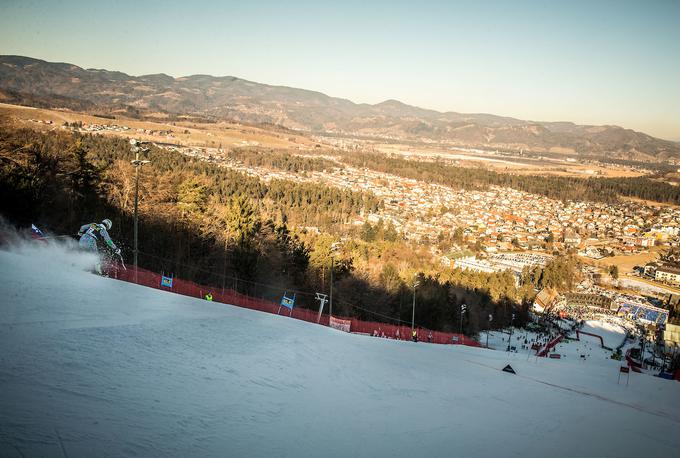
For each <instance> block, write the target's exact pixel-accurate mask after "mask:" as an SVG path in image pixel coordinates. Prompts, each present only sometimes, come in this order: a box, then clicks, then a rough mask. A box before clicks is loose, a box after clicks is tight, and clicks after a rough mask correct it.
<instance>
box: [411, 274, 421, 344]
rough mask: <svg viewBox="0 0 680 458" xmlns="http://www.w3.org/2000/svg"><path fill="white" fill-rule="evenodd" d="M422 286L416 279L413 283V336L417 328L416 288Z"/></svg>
mask: <svg viewBox="0 0 680 458" xmlns="http://www.w3.org/2000/svg"><path fill="white" fill-rule="evenodd" d="M416 278H418V276H416ZM419 285H420V284H419V283H418V280H416V279H414V281H413V310H412V311H411V335H413V329H414V328H415V323H416V288H417V287H418V286H419Z"/></svg>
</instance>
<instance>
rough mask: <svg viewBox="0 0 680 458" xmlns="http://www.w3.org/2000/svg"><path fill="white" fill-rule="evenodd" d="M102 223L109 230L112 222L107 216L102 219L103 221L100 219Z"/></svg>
mask: <svg viewBox="0 0 680 458" xmlns="http://www.w3.org/2000/svg"><path fill="white" fill-rule="evenodd" d="M102 224H103V225H104V226H106V230H107V231H110V230H111V226H112V224H111V220H110V219H108V218H107V219H105V220H103V221H102Z"/></svg>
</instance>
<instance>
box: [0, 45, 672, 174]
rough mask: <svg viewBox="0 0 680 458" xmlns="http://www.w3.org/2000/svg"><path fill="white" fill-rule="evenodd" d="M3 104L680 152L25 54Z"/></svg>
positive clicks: (4, 64)
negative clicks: (89, 66) (138, 73)
mask: <svg viewBox="0 0 680 458" xmlns="http://www.w3.org/2000/svg"><path fill="white" fill-rule="evenodd" d="M0 101H1V102H7V103H17V104H23V105H30V106H38V107H46V108H55V107H56V108H69V109H73V110H79V111H88V112H93V113H98V114H105V115H109V116H116V115H126V116H134V117H139V118H146V119H149V118H164V119H172V118H183V117H184V118H187V117H200V118H202V119H208V120H215V121H219V120H225V121H235V122H243V123H250V124H270V125H271V124H273V125H277V126H281V127H285V128H288V129H292V130H296V131H301V132H307V133H311V134H324V135H334V136H341V137H362V138H367V139H372V138H375V139H380V140H381V141H384V140H389V141H409V142H425V143H439V144H442V145H448V146H461V147H462V146H465V147H482V148H496V149H503V150H511V151H522V150H524V151H534V152H552V153H565V154H583V155H589V156H593V155H595V156H600V157H604V158H609V159H627V160H637V161H654V162H657V161H664V160H668V159H674V158H675V159H677V158H680V143H677V142H671V141H667V140H662V139H658V138H654V137H651V136H649V135H647V134H644V133H641V132H636V131H633V130H630V129H624V128H622V127H618V126H585V125H576V124H574V123H570V122H537V121H524V120H519V119H514V118H509V117H501V116H495V115H491V114H465V113H456V112H445V113H442V112H438V111H434V110H427V109H422V108H418V107H414V106H410V105H406V104H403V103H401V102H399V101H396V100H388V101H385V102H382V103H378V104H375V105H370V104H356V103H353V102H351V101H349V100H346V99H341V98H335V97H330V96H328V95H325V94H322V93H320V92H314V91H308V90H304V89H296V88H290V87H282V86H270V85H266V84H260V83H256V82H252V81H247V80H243V79H240V78H236V77H233V76H224V77H215V76H210V75H191V76H186V77H180V78H173V77H171V76H168V75H165V74H153V75H143V76H130V75H127V74H125V73H121V72H117V71H109V70H101V69H83V68H81V67H78V66H76V65H72V64H68V63H51V62H46V61H43V60H38V59H33V58H29V57H22V56H0Z"/></svg>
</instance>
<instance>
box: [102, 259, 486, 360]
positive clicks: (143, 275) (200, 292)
mask: <svg viewBox="0 0 680 458" xmlns="http://www.w3.org/2000/svg"><path fill="white" fill-rule="evenodd" d="M108 275H109V277H111V278H115V279H118V280H122V281H126V282H130V283H136V284H138V285H142V286H146V287H149V288H155V289H160V290H164V291H170V292H173V293H176V294H181V295H184V296H191V297H196V298H199V299H204V298H205V295H206V294H208V293H210V294H211V295H212V300H213V302H220V303H224V304H229V305H235V306H238V307H242V308H247V309H251V310H258V311H260V312H266V313H272V314H276V313H277V312H278V310H279V307H280V306H279V304H277V303H275V302H271V301H267V300H265V299H260V298H255V297H251V296H247V295H245V294H241V293H239V292H236V291H234V290H232V289H225V290H222V289H221V288H220V289H217V288H213V287H210V286H205V285H199V284H197V283H194V282H191V281H187V280H182V279H181V278H173V279H172V287H171V288H170V287H165V286H161V279H162V275H160V274H158V273H155V272H151V271H149V270H146V269H142V268H137V270H136V271H135V269H134V267H128V268H127V270H124V269H121V268H120V267H118V266H115V267H112V268H111V269H110V270H109V272H108ZM281 315H284V316H290V317H291V318H295V319H296V320H301V321H306V322H309V323H315V324H316V323H317V318H318V316H319V312H318V311H315V310H310V309H304V308H299V307H295V308H293V310H292V311H291V312H290V315H288V309H286V308H285V307H281ZM333 316H334V317H335V318H340V319H345V320H350V321H351V322H352V325H351V332H353V333H354V332H356V333H362V334H368V335H374V336H377V337H386V338H390V339H397V340H411V338H412V337H411V328H410V327H409V326H399V325H394V324H388V323H380V322H375V321H364V320H359V319H356V318H349V317H339V316H337V315H333ZM318 324H320V325H322V326H328V325H329V316H328V314H323V315H321V319H320V321H319V323H318ZM417 336H418V341H420V342H428V343H435V344H462V345H467V346H471V347H481V346H482V345H481V344H480V343H479V342H477V341H476V340H474V339H472V338H471V337H466V336H465V335H463V334H457V333H450V332H441V331H432V330H430V329H426V328H417Z"/></svg>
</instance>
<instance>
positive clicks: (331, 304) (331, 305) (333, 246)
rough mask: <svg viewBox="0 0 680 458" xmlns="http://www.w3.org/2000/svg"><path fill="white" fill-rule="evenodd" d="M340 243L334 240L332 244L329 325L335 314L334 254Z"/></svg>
mask: <svg viewBox="0 0 680 458" xmlns="http://www.w3.org/2000/svg"><path fill="white" fill-rule="evenodd" d="M339 245H340V243H339V242H334V243H333V244H332V245H331V251H330V254H331V291H330V297H329V300H328V326H330V325H331V321H330V320H331V317H332V316H333V270H334V268H335V258H334V257H333V254H335V252H336V251H338V246H339Z"/></svg>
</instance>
